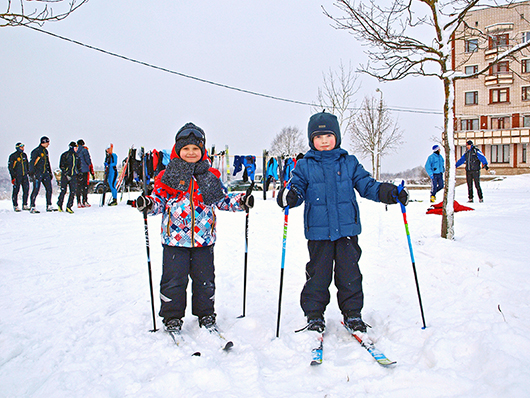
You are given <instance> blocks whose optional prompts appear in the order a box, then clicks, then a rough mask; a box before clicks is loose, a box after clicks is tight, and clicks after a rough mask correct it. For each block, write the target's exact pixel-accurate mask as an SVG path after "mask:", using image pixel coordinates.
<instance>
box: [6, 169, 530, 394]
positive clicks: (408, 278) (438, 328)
mask: <svg viewBox="0 0 530 398" xmlns="http://www.w3.org/2000/svg"><path fill="white" fill-rule="evenodd" d="M482 188H483V191H484V198H485V202H484V203H473V204H470V207H472V208H474V209H475V211H470V212H461V213H457V214H456V215H455V240H454V241H447V240H445V239H442V238H440V228H441V219H440V216H437V215H427V214H425V212H426V210H427V208H428V207H429V202H428V198H429V193H428V191H424V190H423V191H414V190H413V191H411V195H412V198H413V199H418V200H422V202H411V203H410V204H409V206H407V218H408V223H409V229H410V235H411V239H412V244H413V249H414V256H415V260H416V268H417V271H418V280H419V284H420V290H421V295H422V300H423V307H424V311H425V318H426V322H427V328H426V329H425V330H424V329H422V320H421V315H420V310H419V304H418V296H417V293H416V285H415V282H414V277H413V271H412V264H411V259H410V255H409V250H408V245H407V239H406V234H405V229H404V224H403V217H402V214H401V211H400V209H399V207H398V206H388V210H385V206H384V205H383V204H380V203H374V202H371V201H368V200H365V199H362V198H360V199H359V203H360V208H361V222H362V225H363V232H362V234H361V235H360V239H359V243H360V246H361V248H362V250H363V254H362V257H361V261H360V265H361V271H362V272H363V276H364V281H363V284H364V293H365V308H364V310H363V317H364V319H365V321H366V322H367V323H369V324H370V325H372V326H373V328H372V329H371V330H370V333H371V336H372V338H373V340H374V342H375V343H376V345H377V347H378V348H379V349H381V350H382V351H383V352H384V353H385V354H386V355H387V356H388V357H389V358H390V359H392V360H396V361H397V364H396V365H394V366H393V367H390V368H384V367H381V366H379V365H378V364H377V363H376V362H375V361H374V360H373V358H372V357H371V356H370V354H369V353H368V352H366V350H364V349H363V348H362V347H361V346H360V345H359V344H358V343H357V342H356V341H354V340H353V338H352V337H351V336H350V335H349V334H348V333H347V332H346V330H345V329H344V328H343V327H342V325H341V323H340V322H341V320H342V318H341V315H340V312H339V310H338V308H337V303H336V298H335V293H336V290H335V288H334V286H333V285H332V287H331V292H332V299H331V303H330V305H329V306H328V309H327V311H326V323H327V329H326V335H325V339H324V362H323V364H322V365H321V366H317V367H311V366H309V363H310V359H311V353H310V350H311V347H312V346H311V344H312V343H311V338H310V336H308V333H294V331H295V330H297V329H300V328H301V327H303V326H304V324H305V319H304V317H303V314H302V311H301V309H300V307H299V293H300V290H301V288H302V285H303V283H304V280H305V275H304V267H305V263H306V262H307V260H308V254H307V242H306V240H305V238H304V236H303V210H302V208H297V209H292V210H291V212H290V215H289V226H288V234H287V249H286V262H285V271H284V272H285V273H284V287H283V299H282V312H281V328H280V338H276V337H275V334H276V321H277V309H278V293H279V290H278V289H279V281H280V266H281V251H282V248H281V245H282V234H283V213H282V211H281V209H279V208H278V207H277V205H276V202H275V200H273V199H272V198H269V199H268V200H267V201H264V200H263V196H262V193H256V194H255V196H256V205H255V208H254V209H252V210H251V213H250V216H249V247H248V287H247V303H246V317H245V318H242V319H238V318H237V317H238V316H239V315H241V313H242V291H243V266H244V251H245V246H244V228H245V214H244V213H227V212H221V211H218V212H217V216H218V226H217V237H218V240H217V244H216V247H215V263H216V289H217V290H216V311H217V314H218V323H219V326H220V328H221V329H222V330H223V331H224V334H225V335H226V337H227V338H228V339H230V340H232V341H234V343H235V346H234V348H233V349H232V351H231V352H228V353H227V352H224V351H221V349H220V347H221V344H220V341H219V339H217V338H215V336H211V335H209V334H208V333H207V332H206V331H204V330H202V329H199V328H198V324H197V320H196V319H195V317H193V316H192V315H191V313H190V310H189V308H188V312H187V315H186V317H185V319H184V326H183V330H184V338H185V340H186V341H185V344H184V345H183V346H182V347H176V346H175V345H174V344H173V342H172V341H171V339H170V337H169V336H168V335H167V334H166V333H164V332H163V331H162V330H159V331H158V332H156V333H152V332H150V330H151V329H152V328H153V325H152V315H151V304H150V295H149V283H148V270H147V269H148V268H147V257H146V250H145V240H144V229H143V220H142V216H141V214H139V213H138V211H136V210H135V209H132V208H130V207H128V206H126V205H125V202H126V199H127V197H126V198H124V201H123V202H121V203H120V205H119V206H116V207H113V208H109V207H99V206H98V203H99V197H98V196H96V195H92V196H91V197H90V199H91V202H92V203H94V204H95V205H93V206H92V207H91V208H88V209H75V208H74V211H75V214H73V215H71V214H66V213H58V212H55V213H46V212H45V211H43V210H44V197H43V196H40V197H39V198H38V202H37V204H38V206H39V207H40V209H41V211H42V213H41V214H38V215H33V214H29V213H28V212H22V213H19V214H16V213H14V212H13V211H12V206H11V202H10V201H9V200H4V201H0V238H1V240H0V269H1V272H2V278H1V279H0V386H1V387H0V397H167V396H172V397H238V398H239V397H328V398H331V397H368V396H377V397H416V396H421V397H478V396H480V397H526V396H528V390H529V389H530V367H529V366H528V357H529V354H530V337H529V334H528V331H529V329H530V310H529V304H528V303H529V302H530V289H529V288H528V281H529V280H530V267H528V259H529V257H530V248H529V245H528V232H527V231H528V223H529V221H530V209H529V206H528V196H529V194H530V175H523V176H512V177H508V178H506V179H501V178H499V179H497V180H494V181H489V182H482ZM126 196H127V195H126ZM131 196H132V198H134V197H135V196H136V195H133V194H131ZM438 196H439V199H440V200H441V195H438ZM466 196H467V188H466V187H465V186H460V187H457V188H456V200H457V201H459V202H460V203H462V204H465V202H466ZM54 200H56V196H54ZM466 204H467V203H466ZM159 217H160V216H157V217H152V218H149V234H150V235H149V238H150V243H151V245H150V246H151V266H152V272H153V281H154V291H155V308H156V311H158V307H159V303H158V282H159V280H160V275H161V253H162V248H161V245H160V218H159ZM188 290H190V289H188ZM156 322H157V327H158V328H161V327H162V322H161V319H160V318H159V317H158V316H157V317H156ZM195 351H200V352H201V354H202V355H201V356H200V357H196V356H192V355H191V354H192V353H193V352H195Z"/></svg>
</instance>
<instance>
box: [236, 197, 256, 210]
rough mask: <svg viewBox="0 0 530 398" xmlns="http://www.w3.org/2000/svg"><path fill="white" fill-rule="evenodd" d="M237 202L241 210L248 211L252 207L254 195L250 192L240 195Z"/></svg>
mask: <svg viewBox="0 0 530 398" xmlns="http://www.w3.org/2000/svg"><path fill="white" fill-rule="evenodd" d="M239 204H240V205H241V207H242V208H243V210H245V211H249V210H250V209H252V208H253V207H254V196H252V195H251V194H250V195H248V194H245V195H243V196H241V198H240V199H239Z"/></svg>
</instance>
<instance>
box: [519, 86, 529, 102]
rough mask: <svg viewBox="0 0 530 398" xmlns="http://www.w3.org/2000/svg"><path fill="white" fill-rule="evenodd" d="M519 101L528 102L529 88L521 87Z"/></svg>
mask: <svg viewBox="0 0 530 398" xmlns="http://www.w3.org/2000/svg"><path fill="white" fill-rule="evenodd" d="M521 99H522V100H523V101H529V100H530V86H526V87H521Z"/></svg>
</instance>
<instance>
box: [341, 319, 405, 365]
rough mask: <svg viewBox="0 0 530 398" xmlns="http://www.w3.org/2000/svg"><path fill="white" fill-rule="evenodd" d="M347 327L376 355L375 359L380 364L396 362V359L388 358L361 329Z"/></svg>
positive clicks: (362, 344) (360, 342)
mask: <svg viewBox="0 0 530 398" xmlns="http://www.w3.org/2000/svg"><path fill="white" fill-rule="evenodd" d="M346 329H347V330H348V332H350V333H351V335H352V336H353V337H355V340H357V341H358V342H359V344H360V345H361V346H363V347H364V348H365V349H366V350H367V351H368V352H369V353H370V354H371V355H372V356H373V357H374V359H375V360H376V361H377V363H378V364H379V365H382V366H390V365H394V364H395V363H396V361H391V360H390V359H388V358H387V357H386V355H385V354H383V352H382V351H381V350H379V349H378V348H377V347H376V346H375V344H374V343H373V341H372V340H370V338H369V337H368V336H367V335H366V334H364V333H362V332H359V331H351V330H349V329H348V328H346Z"/></svg>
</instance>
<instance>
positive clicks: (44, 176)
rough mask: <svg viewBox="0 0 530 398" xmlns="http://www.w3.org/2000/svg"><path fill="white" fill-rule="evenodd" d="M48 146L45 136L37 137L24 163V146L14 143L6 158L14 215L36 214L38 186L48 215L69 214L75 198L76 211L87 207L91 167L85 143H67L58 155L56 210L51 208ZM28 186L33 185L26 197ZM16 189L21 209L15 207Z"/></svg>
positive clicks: (92, 173) (48, 141)
mask: <svg viewBox="0 0 530 398" xmlns="http://www.w3.org/2000/svg"><path fill="white" fill-rule="evenodd" d="M49 145H50V139H49V138H48V137H46V136H44V137H41V139H40V144H39V145H38V146H37V147H36V148H35V149H34V150H33V151H31V155H30V159H29V161H28V157H27V155H26V153H25V152H24V147H25V145H24V144H23V143H21V142H18V143H17V144H16V145H15V149H16V150H15V152H14V153H12V154H11V155H10V156H9V161H8V169H9V174H10V175H11V183H12V184H13V195H12V201H13V209H14V210H15V211H16V212H20V211H22V210H29V211H30V213H34V214H35V213H40V212H39V210H37V207H36V203H35V201H36V198H37V195H38V194H39V190H40V187H41V185H43V186H44V188H45V190H46V211H48V212H52V211H55V210H59V211H66V212H68V213H73V212H74V211H73V210H72V207H73V205H74V199H75V198H76V197H77V207H90V204H89V203H88V185H89V178H90V177H89V174H91V175H92V178H94V167H93V165H92V160H91V158H90V153H89V151H88V148H87V147H86V146H85V142H84V141H83V140H82V139H80V140H78V141H77V142H75V141H72V142H70V144H69V145H68V150H67V151H66V152H64V153H63V154H62V155H61V158H60V160H59V168H60V170H61V176H60V180H58V181H59V185H60V193H59V198H58V200H57V206H58V208H57V209H55V208H54V207H53V206H52V180H53V171H52V168H51V163H50V156H49V153H48V147H49ZM30 182H31V183H32V184H33V189H32V191H31V195H30V194H29V186H30ZM20 188H22V208H21V207H20V206H19V204H18V196H19V192H20ZM67 190H69V191H70V194H69V196H68V200H67V202H66V207H63V204H64V199H65V196H66V191H67ZM28 199H29V205H28Z"/></svg>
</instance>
